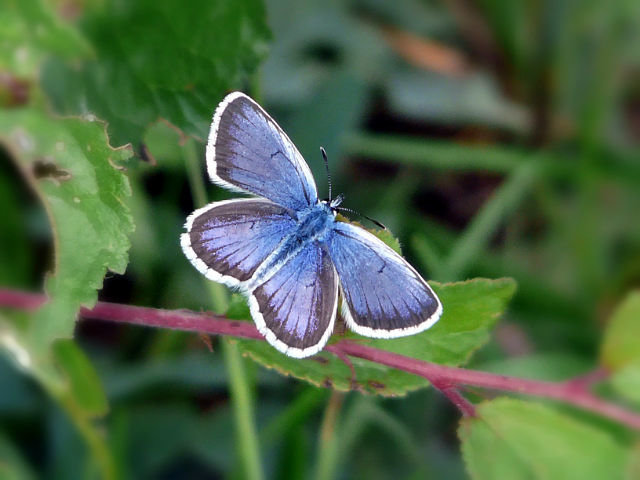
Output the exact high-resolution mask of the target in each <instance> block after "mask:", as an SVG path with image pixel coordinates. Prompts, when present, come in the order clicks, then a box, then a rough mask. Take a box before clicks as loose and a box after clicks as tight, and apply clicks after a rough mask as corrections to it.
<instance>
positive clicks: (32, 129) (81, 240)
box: [0, 110, 133, 353]
mask: <svg viewBox="0 0 640 480" xmlns="http://www.w3.org/2000/svg"><path fill="white" fill-rule="evenodd" d="M0 142H2V143H4V144H5V145H6V146H7V148H8V149H9V151H10V152H11V153H12V156H13V157H14V159H15V161H16V162H17V163H18V165H19V166H20V168H21V170H22V171H23V172H24V173H25V175H26V177H27V178H28V179H29V181H30V183H31V184H32V185H33V187H34V188H35V190H36V191H37V193H38V195H39V196H40V198H41V200H42V202H43V203H44V205H45V208H46V210H47V213H48V216H49V220H50V223H51V228H52V230H53V233H54V248H55V271H54V272H53V274H52V275H51V276H49V278H47V281H46V284H45V289H46V291H47V294H48V296H49V302H47V304H46V305H45V306H44V307H42V308H41V309H40V310H39V311H38V312H37V314H36V315H35V318H34V321H33V322H32V324H31V328H32V339H33V340H34V341H35V345H34V346H35V348H36V350H37V351H39V352H42V353H43V352H44V350H45V349H46V347H47V346H48V345H49V344H50V343H51V342H52V341H53V340H54V339H56V338H63V337H69V336H71V334H72V333H73V328H74V324H75V316H76V313H77V311H78V309H79V308H80V307H81V306H86V307H92V306H93V305H94V304H95V301H96V298H97V293H96V290H97V289H99V288H101V287H102V280H103V277H104V275H105V273H106V271H107V270H111V271H114V272H117V273H123V272H124V270H125V268H126V265H127V261H128V256H127V251H128V249H129V239H128V235H129V234H130V233H131V232H132V231H133V220H132V217H131V215H130V213H129V208H128V206H127V201H128V197H129V196H130V195H131V192H130V188H129V182H128V179H127V177H126V176H125V175H124V173H123V172H121V171H120V170H118V163H119V162H120V161H122V160H123V159H126V158H128V157H129V156H130V155H131V153H130V150H128V149H120V150H114V149H112V148H111V147H110V146H109V144H108V142H107V138H106V135H105V132H104V126H103V125H102V124H100V123H97V122H93V123H92V122H86V121H82V120H80V119H59V120H54V119H51V118H49V117H47V116H45V115H43V114H41V113H39V112H36V111H32V110H19V111H18V110H17V111H4V112H0Z"/></svg>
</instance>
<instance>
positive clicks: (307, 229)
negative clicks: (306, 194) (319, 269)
mask: <svg viewBox="0 0 640 480" xmlns="http://www.w3.org/2000/svg"><path fill="white" fill-rule="evenodd" d="M295 216H296V222H297V223H296V225H295V228H294V229H293V230H292V231H291V232H290V234H289V235H288V236H285V237H284V238H283V239H282V241H281V242H280V244H279V245H278V246H277V247H276V248H275V249H274V251H273V253H272V254H271V255H270V256H269V257H268V258H267V259H266V260H265V261H264V263H263V264H262V265H261V266H260V268H259V269H258V270H257V271H256V273H255V274H254V276H253V278H252V280H251V282H250V283H249V284H247V288H248V289H249V290H251V287H253V286H257V285H260V284H261V283H263V282H264V281H266V280H267V279H269V278H271V277H272V276H273V275H274V274H276V273H277V272H278V271H279V270H280V268H282V266H283V265H286V264H287V262H288V261H289V260H290V259H292V258H294V257H295V256H296V255H298V254H299V253H300V251H302V250H304V249H305V248H306V247H307V246H308V245H310V244H317V245H319V246H321V248H324V249H325V250H326V248H327V247H326V242H327V238H328V236H329V235H330V234H331V233H332V229H333V224H334V223H335V212H334V211H333V210H332V209H331V207H329V205H328V204H327V203H326V202H318V203H317V204H316V205H313V206H312V207H309V208H308V209H306V210H303V211H301V212H298V214H297V215H295Z"/></svg>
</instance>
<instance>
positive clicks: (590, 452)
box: [458, 398, 630, 480]
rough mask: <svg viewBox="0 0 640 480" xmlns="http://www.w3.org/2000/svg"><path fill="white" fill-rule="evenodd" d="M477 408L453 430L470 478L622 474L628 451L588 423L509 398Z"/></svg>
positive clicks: (585, 479)
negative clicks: (457, 437)
mask: <svg viewBox="0 0 640 480" xmlns="http://www.w3.org/2000/svg"><path fill="white" fill-rule="evenodd" d="M477 413H478V417H476V418H468V419H464V420H463V422H462V424H461V426H460V429H459V432H458V433H459V435H460V438H461V440H462V454H463V457H464V460H465V463H466V465H467V469H468V471H469V473H470V474H471V477H472V478H473V479H475V480H485V479H486V480H494V479H497V478H508V479H509V480H518V479H523V480H524V479H526V480H531V479H537V480H547V479H548V480H556V479H560V478H561V479H563V480H571V479H576V480H589V479H593V480H601V479H603V478H606V479H620V480H622V479H623V478H625V471H626V469H627V468H628V463H629V461H630V455H629V452H628V451H627V450H626V449H624V448H623V447H622V446H621V445H619V444H618V443H617V442H616V441H615V440H614V439H613V438H612V437H610V436H609V435H608V434H607V433H605V432H604V431H601V430H598V429H597V428H594V427H592V426H591V425H588V424H586V423H582V422H579V421H577V420H574V419H573V418H571V417H569V416H567V415H563V414H561V413H559V412H557V411H555V410H553V409H551V408H549V407H546V406H542V405H539V404H535V403H529V402H524V401H520V400H515V399H509V398H498V399H495V400H492V401H490V402H486V403H484V404H482V405H480V406H479V407H478V409H477Z"/></svg>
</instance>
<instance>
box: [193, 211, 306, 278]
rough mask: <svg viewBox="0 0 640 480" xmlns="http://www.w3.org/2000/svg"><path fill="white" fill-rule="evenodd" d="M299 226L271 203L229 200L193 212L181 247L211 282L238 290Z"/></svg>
mask: <svg viewBox="0 0 640 480" xmlns="http://www.w3.org/2000/svg"><path fill="white" fill-rule="evenodd" d="M295 226H296V221H295V220H294V219H293V218H292V217H291V216H290V215H289V214H288V213H287V210H286V209H284V208H283V207H281V206H279V205H276V204H274V203H272V202H270V201H268V200H263V199H237V200H227V201H223V202H216V203H211V204H209V205H207V206H206V207H203V208H201V209H199V210H196V211H195V212H193V213H192V214H191V216H189V218H188V219H187V223H186V228H187V233H183V234H182V237H181V245H182V250H183V251H184V253H185V255H186V256H187V258H188V259H189V260H190V261H191V263H192V264H193V265H194V266H195V267H196V268H197V269H198V270H199V271H200V272H201V273H203V274H204V275H205V276H207V278H209V279H211V280H214V281H216V282H221V283H224V284H225V285H228V286H230V287H238V286H242V284H243V283H244V282H246V281H248V280H249V279H250V278H251V277H252V276H253V274H254V273H255V272H256V270H257V269H258V267H259V266H260V265H261V264H262V262H263V261H264V260H265V259H266V258H267V257H268V256H269V254H271V253H272V252H273V251H274V250H275V249H276V248H277V247H278V245H279V244H280V242H281V241H282V239H283V238H284V237H286V236H288V235H289V234H291V232H293V230H294V229H295Z"/></svg>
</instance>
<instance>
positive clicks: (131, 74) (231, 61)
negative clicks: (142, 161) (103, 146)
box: [42, 0, 269, 145]
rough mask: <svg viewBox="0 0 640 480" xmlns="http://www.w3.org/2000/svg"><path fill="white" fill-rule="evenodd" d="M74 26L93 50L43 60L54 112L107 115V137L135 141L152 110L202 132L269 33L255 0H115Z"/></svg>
mask: <svg viewBox="0 0 640 480" xmlns="http://www.w3.org/2000/svg"><path fill="white" fill-rule="evenodd" d="M87 8H89V7H87ZM81 27H82V29H83V32H84V33H85V35H86V37H87V38H88V39H89V41H90V42H91V44H92V47H93V49H94V50H95V58H88V59H87V60H86V61H84V62H82V63H81V64H80V65H77V64H71V63H66V62H62V61H57V60H54V61H51V62H49V63H48V64H47V65H46V66H45V68H44V70H43V75H42V79H43V85H44V88H45V91H46V92H47V93H48V94H49V96H50V97H51V99H52V100H53V103H54V105H55V107H56V108H57V109H58V110H59V111H60V112H63V113H69V114H85V113H92V114H95V115H97V116H98V117H100V118H102V119H104V120H106V121H107V122H108V123H109V133H110V135H111V138H112V141H113V143H114V145H123V144H126V143H128V142H133V143H134V144H138V143H139V142H140V140H141V138H142V135H143V132H144V130H145V129H146V128H147V126H148V125H149V124H151V123H152V122H154V121H156V120H157V119H158V118H164V119H166V120H168V121H169V122H170V123H172V124H173V125H175V126H176V127H178V128H179V129H181V130H182V131H184V132H186V133H187V134H189V135H194V136H196V137H199V138H201V139H204V138H206V131H207V128H208V126H209V123H210V121H211V115H212V112H213V109H214V108H215V105H217V103H218V102H219V101H220V99H221V98H222V97H223V94H224V93H225V91H226V90H228V89H230V88H232V87H234V86H235V87H238V84H239V83H240V81H241V80H243V79H246V76H247V74H248V73H249V72H251V71H252V70H253V69H254V68H255V67H256V66H257V64H258V61H259V60H260V59H261V58H262V57H263V55H264V53H265V52H266V41H267V39H268V36H269V35H268V30H267V26H266V23H265V12H264V8H263V5H262V3H261V2H260V1H259V0H223V1H216V2H210V1H207V0H195V1H192V2H189V3H188V4H185V3H184V2H181V1H179V0H169V1H163V2H158V1H156V0H141V1H135V2H130V1H127V0H119V1H118V0H116V1H114V2H110V3H109V8H94V9H90V8H89V10H88V12H87V14H86V15H85V18H84V19H83V21H82V22H81Z"/></svg>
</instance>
